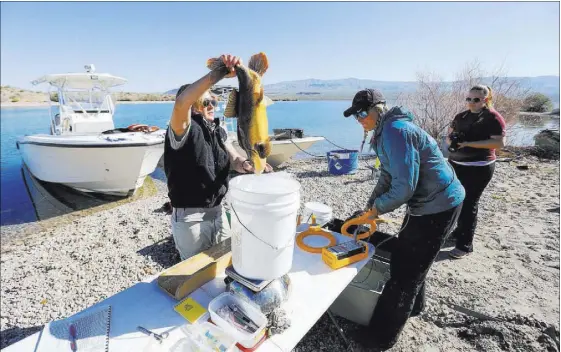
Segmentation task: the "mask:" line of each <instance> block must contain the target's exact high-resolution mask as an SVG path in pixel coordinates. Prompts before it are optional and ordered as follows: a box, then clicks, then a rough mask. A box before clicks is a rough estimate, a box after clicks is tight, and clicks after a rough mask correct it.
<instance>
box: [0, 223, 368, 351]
mask: <svg viewBox="0 0 561 352" xmlns="http://www.w3.org/2000/svg"><path fill="white" fill-rule="evenodd" d="M332 233H333V235H334V236H335V237H336V238H337V240H338V243H340V242H342V241H344V240H349V238H348V237H345V236H343V235H341V234H338V233H334V232H332ZM308 240H309V241H308ZM324 241H325V240H324V239H323V238H319V237H308V238H307V239H306V243H307V244H310V245H316V246H317V245H322V244H323V242H324ZM368 246H369V253H368V258H366V259H363V260H361V261H359V262H356V263H353V264H351V265H349V266H346V267H343V268H340V269H337V270H332V269H331V268H329V267H328V266H327V265H326V264H325V263H324V262H323V261H322V260H321V255H320V254H312V253H308V252H305V251H303V250H301V249H300V248H299V247H298V246H297V245H295V248H294V259H293V265H292V269H291V270H290V273H289V274H288V275H289V277H290V280H291V285H292V292H291V295H290V298H289V300H288V302H287V303H286V308H287V310H288V312H290V313H291V315H290V319H291V326H290V328H288V329H287V330H285V331H284V332H283V333H281V334H278V335H274V336H272V337H271V338H269V339H267V340H266V341H265V342H264V343H263V344H262V345H261V346H259V348H258V349H257V351H258V352H269V351H271V352H278V351H282V352H288V351H291V350H292V349H293V348H294V347H295V346H296V345H297V344H298V342H299V341H300V340H301V339H302V338H303V337H304V335H306V333H307V332H308V331H309V330H310V329H311V328H312V327H313V326H314V324H315V323H316V322H317V321H318V320H319V318H320V317H321V316H322V315H323V314H324V313H325V312H326V311H327V310H328V309H329V307H330V306H331V304H332V303H333V302H334V301H335V299H336V298H337V297H338V296H339V294H341V292H342V291H343V290H344V289H345V288H346V287H347V285H348V284H349V283H350V282H351V281H352V279H353V278H354V277H355V276H356V275H357V274H358V272H359V271H360V270H361V269H362V268H363V267H364V266H365V265H366V263H367V262H368V260H369V259H370V258H371V257H372V255H373V254H374V247H373V246H372V245H371V244H368ZM157 276H158V275H155V276H152V277H150V278H147V279H145V280H143V281H142V282H139V283H137V284H135V285H134V286H132V287H130V288H128V289H126V290H124V291H122V292H120V293H118V294H116V295H114V296H111V297H109V298H107V299H105V300H103V301H101V302H99V303H97V304H96V305H94V306H92V307H89V308H87V309H85V310H84V311H83V312H88V311H89V310H92V309H94V308H96V307H98V306H100V305H111V307H112V317H111V329H110V333H109V336H110V339H109V351H118V352H126V351H135V352H136V351H169V350H170V348H171V347H172V346H173V345H174V344H175V343H177V341H179V340H180V339H182V338H185V337H186V335H185V334H184V333H183V332H182V331H181V329H180V326H182V325H184V324H188V322H187V321H186V320H185V319H184V318H183V317H181V316H180V315H179V314H178V313H177V312H175V310H174V309H173V307H174V306H175V305H176V304H177V303H178V302H177V301H176V300H175V299H173V298H171V297H170V296H169V295H168V294H166V293H165V292H164V291H163V290H162V289H160V288H159V287H158V285H157V280H156V279H157ZM225 289H226V286H225V284H224V276H223V275H222V276H219V277H216V278H215V279H214V280H211V281H210V282H208V283H206V284H205V285H203V286H202V287H201V288H199V289H197V290H196V291H195V292H193V293H192V296H193V298H195V299H196V300H197V301H198V302H199V303H200V304H201V305H203V306H207V307H208V303H209V302H210V301H211V300H212V299H213V298H214V297H216V296H218V295H219V294H221V293H222V292H224V291H225ZM81 313H82V312H80V313H77V314H81ZM331 318H332V317H331ZM332 320H333V321H334V319H332ZM334 323H335V321H334ZM137 326H142V327H145V328H146V329H148V330H151V331H153V332H156V333H158V334H162V333H164V332H168V333H169V336H168V337H167V338H166V339H165V340H164V341H163V343H162V344H157V343H155V339H154V338H153V337H150V336H147V335H145V334H143V333H141V332H139V331H138V330H137ZM41 333H42V331H40V332H37V333H35V334H33V335H31V336H28V337H27V338H25V339H23V340H21V341H19V342H17V343H15V344H12V345H10V346H8V347H6V348H4V349H3V350H2V351H5V352H15V351H18V352H19V351H22V352H23V351H25V352H34V351H36V346H37V344H38V341H39V338H40V335H41ZM78 342H79V340H78ZM69 346H70V345H69ZM68 350H69V351H70V348H69V349H68ZM36 352H41V351H36Z"/></svg>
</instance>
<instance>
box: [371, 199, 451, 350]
mask: <svg viewBox="0 0 561 352" xmlns="http://www.w3.org/2000/svg"><path fill="white" fill-rule="evenodd" d="M460 210H461V205H460V206H457V207H455V208H452V209H450V210H447V211H443V212H441V213H437V214H431V215H423V216H411V215H409V214H408V215H406V217H405V219H404V221H403V225H402V230H401V232H400V233H399V235H398V237H397V239H392V240H390V241H388V242H387V244H388V246H387V247H386V243H384V244H382V245H380V248H385V249H386V250H388V251H390V252H391V259H390V276H391V277H390V279H389V280H388V282H387V283H386V286H385V287H384V290H383V291H382V295H381V296H380V298H379V299H378V302H377V304H376V308H375V309H374V313H373V314H372V318H371V320H370V324H369V326H368V328H367V329H368V330H369V334H368V336H363V338H362V339H361V340H363V342H364V343H365V344H366V345H367V347H375V348H381V349H387V348H390V347H392V346H393V345H394V344H395V343H396V342H397V339H398V338H399V335H400V334H401V331H402V330H403V327H404V325H405V323H406V322H407V319H409V317H410V316H411V315H416V314H418V313H420V312H421V311H422V310H423V308H424V305H425V302H424V291H425V279H426V276H427V273H428V271H429V269H430V267H431V266H432V263H433V262H434V260H435V259H436V256H437V255H438V252H439V251H440V247H441V246H442V245H443V244H444V242H445V241H446V238H447V237H448V235H449V234H450V231H452V228H453V226H454V223H455V222H456V220H457V218H458V215H459V213H460ZM373 237H374V236H373ZM371 242H372V243H374V245H375V246H376V244H377V243H379V242H380V241H376V240H374V239H373V240H372V241H371ZM392 242H393V243H392ZM390 243H391V244H390Z"/></svg>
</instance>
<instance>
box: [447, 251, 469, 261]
mask: <svg viewBox="0 0 561 352" xmlns="http://www.w3.org/2000/svg"><path fill="white" fill-rule="evenodd" d="M469 254H470V252H464V251H462V250H461V249H458V248H454V249H452V250H451V251H450V253H449V254H448V255H449V256H450V257H452V258H454V259H462V258H464V257H466V256H468V255H469Z"/></svg>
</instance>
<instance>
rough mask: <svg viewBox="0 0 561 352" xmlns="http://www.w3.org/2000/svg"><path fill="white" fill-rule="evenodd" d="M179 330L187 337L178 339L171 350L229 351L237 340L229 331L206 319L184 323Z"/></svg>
mask: <svg viewBox="0 0 561 352" xmlns="http://www.w3.org/2000/svg"><path fill="white" fill-rule="evenodd" d="M181 331H182V332H183V333H184V334H185V335H187V338H185V339H181V340H179V341H178V342H177V343H176V344H175V345H174V346H173V347H172V348H171V349H170V351H171V352H231V351H234V346H235V345H236V342H237V341H236V340H235V339H234V338H233V337H232V336H231V335H230V334H229V333H227V332H226V331H224V330H223V329H221V328H220V327H218V326H216V325H214V324H212V323H209V322H207V321H205V322H203V323H199V324H196V325H192V324H185V325H183V326H182V327H181Z"/></svg>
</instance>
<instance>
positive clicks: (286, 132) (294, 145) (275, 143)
mask: <svg viewBox="0 0 561 352" xmlns="http://www.w3.org/2000/svg"><path fill="white" fill-rule="evenodd" d="M232 89H233V88H232V87H219V88H215V89H213V90H212V92H213V93H214V94H216V95H217V96H219V97H220V103H219V106H218V109H217V112H218V113H220V112H221V111H222V112H223V111H224V107H225V104H226V102H227V101H228V95H229V94H230V91H231V90H232ZM266 99H267V100H268V104H269V105H271V104H273V103H274V102H273V101H272V100H271V99H270V98H268V97H266ZM220 119H221V120H222V124H223V126H225V128H226V131H227V132H228V138H231V139H232V141H233V145H234V147H235V148H236V150H237V151H238V152H239V153H240V154H242V155H245V154H246V152H245V151H244V150H243V149H242V148H241V147H240V145H239V143H238V134H237V132H236V124H235V122H236V118H227V117H224V116H223V115H221V116H220ZM273 132H274V133H273V134H272V135H270V136H269V137H270V138H271V154H270V155H269V156H268V157H267V163H268V164H269V165H271V166H272V167H277V166H279V165H281V164H282V163H284V162H285V161H287V160H289V159H290V158H292V157H293V156H294V155H295V154H296V153H298V152H301V151H305V150H306V149H308V148H310V147H311V146H312V145H313V144H314V143H316V142H319V141H323V140H325V138H324V137H321V136H309V137H305V136H304V135H303V131H301V130H297V129H278V130H277V129H274V130H273ZM295 132H296V133H295Z"/></svg>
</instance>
